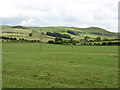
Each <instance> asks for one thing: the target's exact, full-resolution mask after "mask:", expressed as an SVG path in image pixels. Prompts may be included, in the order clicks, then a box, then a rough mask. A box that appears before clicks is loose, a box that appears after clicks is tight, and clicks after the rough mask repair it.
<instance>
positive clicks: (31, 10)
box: [0, 0, 119, 32]
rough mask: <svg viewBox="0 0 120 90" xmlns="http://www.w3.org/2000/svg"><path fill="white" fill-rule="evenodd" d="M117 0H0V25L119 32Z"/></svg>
mask: <svg viewBox="0 0 120 90" xmlns="http://www.w3.org/2000/svg"><path fill="white" fill-rule="evenodd" d="M118 1H119V0H1V2H0V11H1V13H0V17H2V23H0V24H1V25H24V26H42V27H43V26H70V27H71V26H72V27H73V26H75V27H91V26H94V27H101V28H104V29H107V30H109V31H113V32H117V31H118V20H117V19H118Z"/></svg>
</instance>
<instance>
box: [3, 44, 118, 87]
mask: <svg viewBox="0 0 120 90" xmlns="http://www.w3.org/2000/svg"><path fill="white" fill-rule="evenodd" d="M72 47H73V48H72ZM2 54H3V88H117V87H118V47H117V46H65V45H50V44H42V49H41V50H40V44H39V43H3V53H2Z"/></svg>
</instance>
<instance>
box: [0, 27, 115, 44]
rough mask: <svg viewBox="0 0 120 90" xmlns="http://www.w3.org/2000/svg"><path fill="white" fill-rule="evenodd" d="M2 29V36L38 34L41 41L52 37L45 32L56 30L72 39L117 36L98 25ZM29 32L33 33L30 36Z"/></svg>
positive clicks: (26, 37) (34, 36) (35, 37)
mask: <svg viewBox="0 0 120 90" xmlns="http://www.w3.org/2000/svg"><path fill="white" fill-rule="evenodd" d="M0 27H1V29H2V36H9V37H16V38H25V39H39V38H40V34H41V33H42V34H41V38H42V41H44V42H46V41H48V40H51V39H54V37H53V36H49V35H46V32H57V33H60V34H68V35H70V36H71V37H72V38H74V39H83V38H84V37H85V36H88V37H90V38H91V39H94V38H96V37H98V36H99V37H101V38H110V39H112V38H117V33H113V32H109V31H107V30H105V29H102V28H98V27H89V28H78V27H65V26H55V27H54V26H53V27H22V26H19V27H18V26H0ZM29 33H33V36H32V37H30V36H29Z"/></svg>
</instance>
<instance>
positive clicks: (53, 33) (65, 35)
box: [46, 32, 71, 39]
mask: <svg viewBox="0 0 120 90" xmlns="http://www.w3.org/2000/svg"><path fill="white" fill-rule="evenodd" d="M46 35H49V36H53V37H61V38H67V39H71V36H70V35H68V34H61V33H57V32H46Z"/></svg>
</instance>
